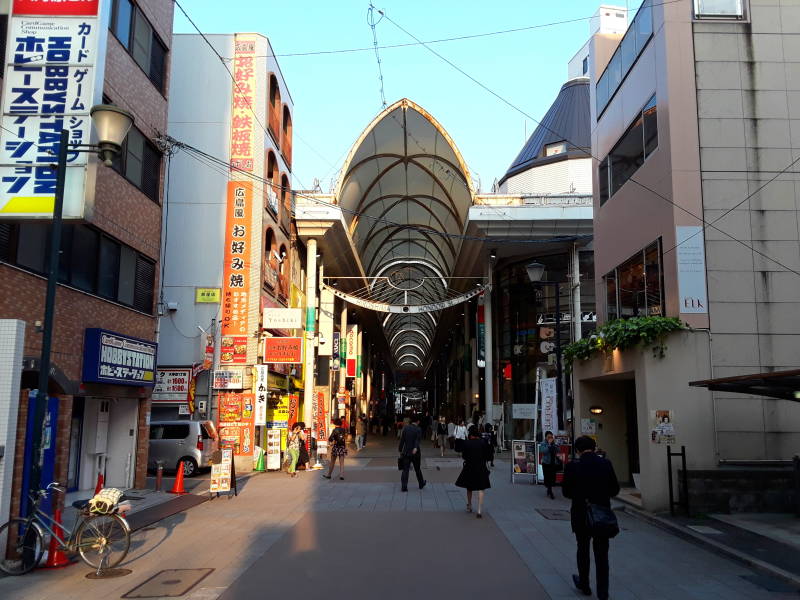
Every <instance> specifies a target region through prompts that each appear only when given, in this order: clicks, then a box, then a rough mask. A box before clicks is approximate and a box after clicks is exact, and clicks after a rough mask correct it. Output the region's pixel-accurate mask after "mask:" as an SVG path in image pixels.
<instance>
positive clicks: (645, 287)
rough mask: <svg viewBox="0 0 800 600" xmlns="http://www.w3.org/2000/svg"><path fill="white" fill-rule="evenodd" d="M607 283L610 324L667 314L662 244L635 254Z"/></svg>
mask: <svg viewBox="0 0 800 600" xmlns="http://www.w3.org/2000/svg"><path fill="white" fill-rule="evenodd" d="M604 279H605V284H606V306H607V311H608V312H607V317H608V320H609V321H613V320H614V319H617V318H623V319H625V318H630V317H643V316H648V315H650V316H652V315H663V314H664V294H663V288H664V286H663V283H662V282H663V272H662V268H661V244H660V240H659V241H656V242H654V243H652V244H650V245H649V246H647V247H646V248H645V249H643V250H641V251H640V252H637V253H636V254H634V255H633V256H632V257H631V258H629V259H628V260H626V261H625V262H624V263H622V264H621V265H620V266H618V267H617V268H616V269H614V270H613V271H611V272H610V273H608V274H606V276H605V277H604Z"/></svg>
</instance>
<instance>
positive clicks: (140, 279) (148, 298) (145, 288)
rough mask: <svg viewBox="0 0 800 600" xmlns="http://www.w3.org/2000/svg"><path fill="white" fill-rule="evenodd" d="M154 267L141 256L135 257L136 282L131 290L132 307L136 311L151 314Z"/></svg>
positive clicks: (152, 263)
mask: <svg viewBox="0 0 800 600" xmlns="http://www.w3.org/2000/svg"><path fill="white" fill-rule="evenodd" d="M155 274H156V265H155V263H154V262H151V261H149V260H147V259H146V258H143V257H141V256H137V257H136V282H135V284H134V289H133V307H134V308H135V309H136V310H140V311H142V312H145V313H148V314H152V313H153V286H154V285H155Z"/></svg>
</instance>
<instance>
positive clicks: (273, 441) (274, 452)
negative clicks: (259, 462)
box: [266, 429, 281, 471]
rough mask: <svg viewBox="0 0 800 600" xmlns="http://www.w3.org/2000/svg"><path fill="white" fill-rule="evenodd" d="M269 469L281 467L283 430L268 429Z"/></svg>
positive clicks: (273, 469)
mask: <svg viewBox="0 0 800 600" xmlns="http://www.w3.org/2000/svg"><path fill="white" fill-rule="evenodd" d="M266 468H267V471H279V470H280V468H281V430H280V429H267V464H266Z"/></svg>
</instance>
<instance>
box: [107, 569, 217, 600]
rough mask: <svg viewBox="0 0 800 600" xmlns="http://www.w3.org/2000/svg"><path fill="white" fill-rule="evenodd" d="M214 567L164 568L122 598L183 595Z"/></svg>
mask: <svg viewBox="0 0 800 600" xmlns="http://www.w3.org/2000/svg"><path fill="white" fill-rule="evenodd" d="M213 571H214V569H166V570H164V571H159V572H158V573H156V574H155V575H153V576H152V577H151V578H150V579H148V580H147V581H145V582H144V583H141V584H139V585H137V586H136V587H135V588H133V589H132V590H131V591H130V592H128V593H127V594H124V595H123V596H122V598H163V597H167V598H174V597H178V596H183V595H184V594H186V593H187V592H188V591H189V590H191V589H192V588H193V587H194V586H196V585H197V584H198V583H200V582H201V581H203V579H205V578H206V577H208V576H209V575H210V574H211V573H212V572H213Z"/></svg>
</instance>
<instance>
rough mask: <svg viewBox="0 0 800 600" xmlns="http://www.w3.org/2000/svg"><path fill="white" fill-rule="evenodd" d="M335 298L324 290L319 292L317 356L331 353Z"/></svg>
mask: <svg viewBox="0 0 800 600" xmlns="http://www.w3.org/2000/svg"><path fill="white" fill-rule="evenodd" d="M335 302H336V300H335V298H334V295H333V294H332V293H331V292H330V291H328V290H326V289H324V288H323V289H321V290H320V292H319V340H320V343H319V347H318V348H317V354H318V355H319V356H331V354H332V352H333V347H332V346H333V344H332V340H333V335H334V334H333V318H334V312H335Z"/></svg>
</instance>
